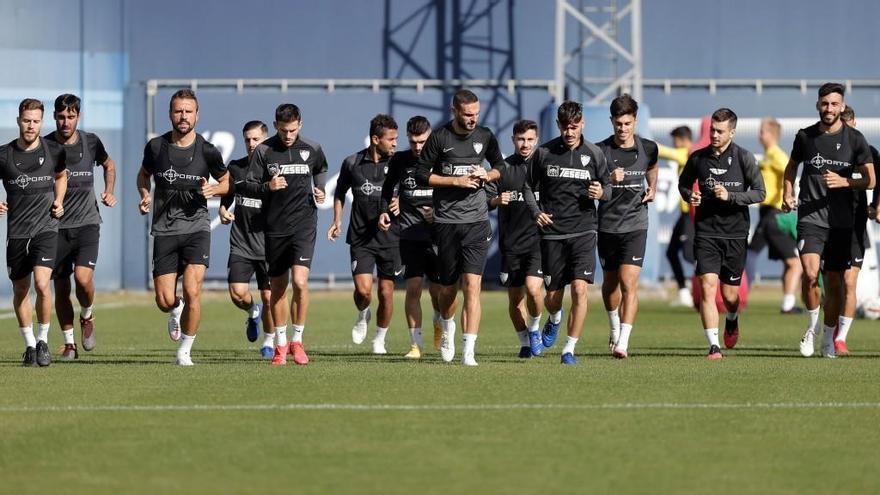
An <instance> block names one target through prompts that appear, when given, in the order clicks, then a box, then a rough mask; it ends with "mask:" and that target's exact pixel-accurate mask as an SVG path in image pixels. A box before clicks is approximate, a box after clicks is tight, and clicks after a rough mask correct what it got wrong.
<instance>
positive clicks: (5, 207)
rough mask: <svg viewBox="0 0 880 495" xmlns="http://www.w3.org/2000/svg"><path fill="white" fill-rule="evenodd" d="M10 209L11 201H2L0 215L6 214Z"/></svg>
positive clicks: (0, 202)
mask: <svg viewBox="0 0 880 495" xmlns="http://www.w3.org/2000/svg"><path fill="white" fill-rule="evenodd" d="M8 211H9V203H7V202H6V201H0V217H2V216H3V215H5V214H6V213H7V212H8Z"/></svg>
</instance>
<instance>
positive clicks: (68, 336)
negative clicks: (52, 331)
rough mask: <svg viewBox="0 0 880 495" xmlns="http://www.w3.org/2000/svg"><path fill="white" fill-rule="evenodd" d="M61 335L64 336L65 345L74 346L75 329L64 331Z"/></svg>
mask: <svg viewBox="0 0 880 495" xmlns="http://www.w3.org/2000/svg"><path fill="white" fill-rule="evenodd" d="M61 333H63V334H64V343H65V344H73V329H72V328H69V329H67V330H62V331H61Z"/></svg>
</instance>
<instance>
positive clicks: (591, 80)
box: [554, 0, 642, 104]
mask: <svg viewBox="0 0 880 495" xmlns="http://www.w3.org/2000/svg"><path fill="white" fill-rule="evenodd" d="M604 2H608V3H610V5H608V4H607V3H606V4H605V5H603V6H597V5H596V4H599V3H604ZM576 4H577V5H576ZM571 28H576V31H574V30H572V29H571ZM572 33H576V34H577V36H575V35H573V34H572ZM594 45H595V46H594ZM555 62H556V64H555V73H554V79H555V80H556V93H555V94H554V97H555V100H556V104H559V103H562V101H563V100H565V98H566V97H569V96H570V97H574V95H567V94H566V87H568V86H569V85H570V87H571V89H573V90H577V91H578V96H579V98H577V99H579V100H581V101H583V102H584V103H586V104H602V103H606V102H608V101H609V100H610V99H612V98H613V97H614V96H616V95H617V94H619V93H622V92H629V93H631V94H632V95H633V97H634V98H635V99H636V100H641V99H642V2H641V0H628V1H626V0H579V1H575V0H556V49H555ZM586 74H589V75H586Z"/></svg>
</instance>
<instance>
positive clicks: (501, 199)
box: [498, 191, 510, 206]
mask: <svg viewBox="0 0 880 495" xmlns="http://www.w3.org/2000/svg"><path fill="white" fill-rule="evenodd" d="M498 203H499V204H500V205H502V206H507V205H509V204H510V191H504V192H503V193H501V194H500V195H499V196H498Z"/></svg>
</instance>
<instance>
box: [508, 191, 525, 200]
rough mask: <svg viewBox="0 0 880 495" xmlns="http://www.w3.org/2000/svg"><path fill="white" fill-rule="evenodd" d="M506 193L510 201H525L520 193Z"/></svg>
mask: <svg viewBox="0 0 880 495" xmlns="http://www.w3.org/2000/svg"><path fill="white" fill-rule="evenodd" d="M507 193H508V194H510V201H525V199H523V195H522V192H520V191H507Z"/></svg>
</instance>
